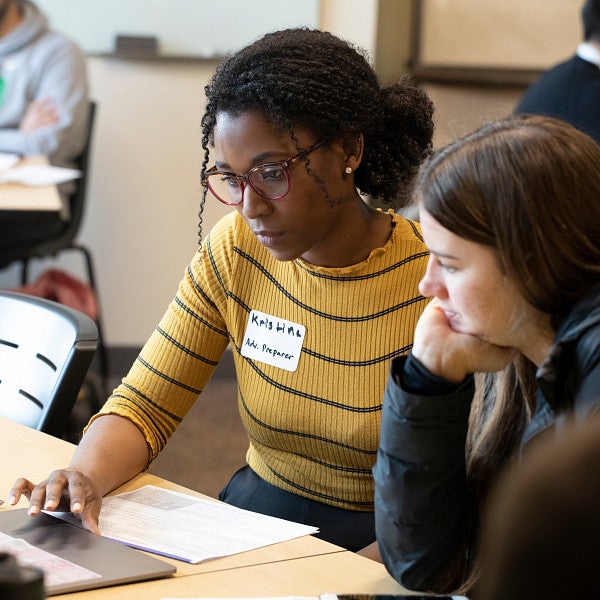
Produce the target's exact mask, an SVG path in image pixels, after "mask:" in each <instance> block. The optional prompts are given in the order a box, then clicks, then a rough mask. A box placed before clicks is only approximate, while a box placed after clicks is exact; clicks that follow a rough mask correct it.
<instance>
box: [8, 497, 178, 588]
mask: <svg viewBox="0 0 600 600" xmlns="http://www.w3.org/2000/svg"><path fill="white" fill-rule="evenodd" d="M0 532H1V533H0V543H3V544H6V543H11V542H10V540H7V538H6V536H10V537H11V538H18V539H21V540H25V541H26V542H29V544H31V546H34V548H33V549H32V548H30V547H27V546H25V545H24V544H22V543H21V542H17V544H16V545H15V551H14V552H13V551H12V550H11V549H10V548H8V549H6V551H7V552H9V553H13V554H16V557H17V560H18V561H19V562H20V563H21V564H30V565H31V566H38V567H39V568H42V567H43V566H46V569H43V570H44V571H45V577H44V588H45V592H46V595H47V596H53V595H56V594H65V593H68V592H78V591H81V590H90V589H94V588H103V587H108V586H111V585H118V584H121V583H132V582H135V581H145V580H148V579H157V578H159V577H167V576H169V575H172V574H173V573H174V572H175V571H176V568H175V566H173V565H172V564H170V563H167V562H165V561H164V560H161V559H159V558H154V557H153V556H148V555H147V554H144V553H143V552H140V551H139V550H135V549H134V548H130V547H128V546H125V545H123V544H121V543H119V542H115V541H112V540H109V539H106V538H103V537H102V536H99V535H96V534H94V533H91V532H89V531H87V530H86V529H82V528H81V527H77V526H76V525H71V524H70V523H66V522H65V521H62V520H61V519H58V518H56V517H53V516H50V515H48V514H46V513H42V514H40V515H39V516H37V517H30V516H29V515H28V514H27V509H26V508H23V509H14V510H4V511H0ZM2 534H4V535H2ZM19 544H21V546H19ZM39 550H43V551H45V552H48V553H50V554H51V555H53V557H48V555H41V553H40V552H39ZM44 557H45V559H44ZM56 557H58V560H57V558H56ZM49 558H50V559H53V560H54V561H55V562H54V564H52V565H51V566H50V568H48V559H49ZM60 559H63V560H60ZM67 561H68V562H67Z"/></svg>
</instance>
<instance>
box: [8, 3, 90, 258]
mask: <svg viewBox="0 0 600 600" xmlns="http://www.w3.org/2000/svg"><path fill="white" fill-rule="evenodd" d="M88 110H89V97H88V83H87V73H86V63H85V57H84V56H83V53H82V52H81V50H80V49H79V47H78V46H77V45H76V44H75V43H74V42H72V41H71V40H69V39H67V38H65V37H64V36H62V35H61V34H59V33H56V32H54V31H52V30H51V29H50V27H49V24H48V20H47V18H46V16H45V15H44V14H43V13H42V12H41V11H40V10H39V9H38V7H37V6H36V5H35V4H33V3H32V2H30V1H29V0H0V152H9V153H16V154H19V155H23V156H30V155H45V156H47V157H48V159H49V161H50V163H51V164H53V165H57V166H73V160H74V159H75V157H76V156H77V155H78V154H79V153H80V152H81V150H82V149H83V147H84V145H85V143H86V141H87V140H86V126H87V119H88ZM69 191H70V190H69V189H68V187H67V188H65V189H64V190H62V189H61V192H62V194H61V195H62V196H63V199H64V200H65V201H66V195H67V194H68V193H69ZM65 218H68V216H67V215H66V213H64V212H63V213H62V214H58V213H54V212H26V213H25V212H22V211H0V250H1V249H2V248H10V247H12V246H13V245H15V244H19V245H23V244H24V243H26V242H35V241H37V240H43V239H47V238H48V237H51V236H52V235H53V234H54V233H55V232H57V231H59V230H60V228H61V227H62V219H65Z"/></svg>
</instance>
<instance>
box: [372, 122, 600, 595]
mask: <svg viewBox="0 0 600 600" xmlns="http://www.w3.org/2000/svg"><path fill="white" fill-rule="evenodd" d="M413 197H414V199H415V200H416V201H417V202H418V205H419V210H420V215H421V225H422V229H423V235H424V238H425V242H426V244H427V246H428V248H429V251H430V258H429V263H428V267H427V272H426V274H425V277H424V278H423V279H422V281H421V283H420V290H421V293H422V294H423V295H425V296H428V297H431V298H432V301H431V302H430V304H429V305H428V306H427V308H426V309H425V311H424V313H423V315H422V316H421V318H420V320H419V322H418V324H417V328H416V330H415V341H414V346H413V349H412V352H411V354H410V355H409V356H408V357H398V358H396V359H394V361H393V363H392V369H391V373H390V378H389V381H388V385H387V388H386V394H385V399H384V409H383V419H382V430H381V440H380V449H379V453H378V459H377V464H376V466H375V469H374V473H375V480H376V524H377V534H378V535H377V537H378V542H379V548H380V552H381V554H382V557H383V559H384V562H385V563H386V565H387V567H388V569H389V570H390V572H391V573H392V574H393V575H394V577H395V578H396V579H398V580H399V581H401V582H402V583H403V584H404V585H405V586H407V587H409V588H411V589H420V590H424V589H426V590H431V591H436V592H441V591H450V590H457V589H462V590H468V589H470V587H471V585H472V582H473V580H474V578H476V575H477V554H478V552H477V539H478V531H479V513H480V510H481V508H482V506H483V504H484V502H485V499H486V497H487V493H488V490H489V486H490V484H491V483H492V482H493V481H494V480H495V478H496V477H497V474H498V472H499V470H500V469H501V468H502V467H504V466H505V465H506V464H507V463H512V462H515V461H514V458H515V457H518V455H519V454H520V452H521V451H523V449H524V448H525V447H526V446H527V445H528V444H529V443H530V442H531V441H532V440H533V439H534V438H536V437H537V436H538V435H540V434H541V433H542V432H547V431H551V430H552V429H558V428H560V426H561V423H562V422H563V421H564V419H565V418H566V417H567V416H571V417H574V418H575V419H579V420H580V419H586V418H588V416H589V415H590V414H591V413H592V412H598V410H599V406H598V402H599V400H598V398H599V395H598V390H599V389H600V301H599V299H600V147H599V146H598V145H597V144H596V143H595V142H594V141H593V140H592V139H591V138H589V137H588V136H586V135H585V134H583V133H580V132H579V131H577V130H576V129H574V128H573V127H571V126H570V125H567V124H565V123H562V122H560V121H557V120H553V119H550V118H545V117H531V116H521V117H511V118H507V119H505V120H501V121H498V122H494V123H491V124H487V125H485V126H483V127H482V128H480V129H479V130H477V131H476V132H474V133H472V134H470V135H467V136H466V137H464V138H462V139H460V140H458V141H455V142H453V143H452V144H450V145H449V146H448V147H446V148H445V149H443V150H442V151H440V152H439V153H438V154H437V155H436V156H435V157H433V158H432V160H431V161H429V163H428V164H426V165H425V166H424V167H423V169H422V171H421V173H420V176H419V178H418V181H417V183H416V186H415V189H414V193H413ZM474 374H476V375H474Z"/></svg>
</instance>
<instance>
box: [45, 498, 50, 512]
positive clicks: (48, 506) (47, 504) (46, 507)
mask: <svg viewBox="0 0 600 600" xmlns="http://www.w3.org/2000/svg"><path fill="white" fill-rule="evenodd" d="M50 508H52V501H51V500H47V501H46V504H44V510H48V509H50Z"/></svg>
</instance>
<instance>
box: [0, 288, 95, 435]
mask: <svg viewBox="0 0 600 600" xmlns="http://www.w3.org/2000/svg"><path fill="white" fill-rule="evenodd" d="M97 345H98V329H97V327H96V324H95V323H94V321H93V320H92V319H90V318H89V317H88V316H87V315H84V314H83V313H81V312H79V311H77V310H74V309H72V308H69V307H67V306H64V305H62V304H58V303H57V302H53V301H51V300H45V299H43V298H38V297H36V296H29V295H26V294H20V293H16V292H10V291H6V290H0V416H2V417H6V418H7V419H10V420H12V421H16V422H19V423H22V424H24V425H27V426H29V427H32V428H34V429H38V430H39V431H44V432H45V433H49V434H51V435H54V436H57V437H61V436H62V435H63V434H64V432H65V430H66V428H67V425H68V422H69V415H70V413H71V410H72V408H73V404H74V403H75V400H76V399H77V394H78V393H79V390H80V388H81V385H82V383H83V380H84V379H85V375H86V373H87V371H88V368H89V366H90V364H91V362H92V359H93V357H94V353H95V351H96V347H97Z"/></svg>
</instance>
